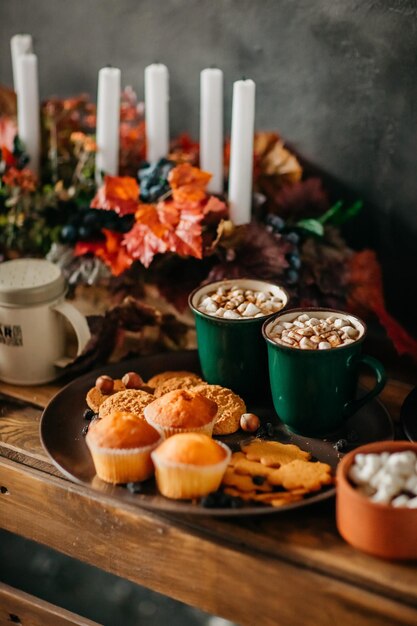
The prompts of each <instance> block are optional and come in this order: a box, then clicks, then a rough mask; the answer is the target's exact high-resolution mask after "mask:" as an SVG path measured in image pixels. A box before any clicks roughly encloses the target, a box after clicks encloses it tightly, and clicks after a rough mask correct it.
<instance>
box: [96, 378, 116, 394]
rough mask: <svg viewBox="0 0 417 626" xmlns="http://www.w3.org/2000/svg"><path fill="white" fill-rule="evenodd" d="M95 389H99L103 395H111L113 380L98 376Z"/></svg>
mask: <svg viewBox="0 0 417 626" xmlns="http://www.w3.org/2000/svg"><path fill="white" fill-rule="evenodd" d="M96 387H97V388H98V389H100V391H101V393H103V394H104V395H109V394H111V393H113V389H114V380H113V378H110V376H106V375H105V374H103V375H102V376H99V377H98V378H97V380H96Z"/></svg>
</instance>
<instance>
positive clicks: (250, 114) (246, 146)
mask: <svg viewBox="0 0 417 626" xmlns="http://www.w3.org/2000/svg"><path fill="white" fill-rule="evenodd" d="M254 124H255V83H254V82H253V80H238V81H236V82H235V83H234V85H233V107H232V134H231V145H230V168H229V204H230V218H231V220H233V222H235V224H247V223H248V222H250V219H251V207H252V178H253V134H254Z"/></svg>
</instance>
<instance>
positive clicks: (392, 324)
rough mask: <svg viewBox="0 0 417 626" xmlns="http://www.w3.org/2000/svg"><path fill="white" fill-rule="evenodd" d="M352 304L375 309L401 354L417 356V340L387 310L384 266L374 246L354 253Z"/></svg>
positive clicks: (353, 307)
mask: <svg viewBox="0 0 417 626" xmlns="http://www.w3.org/2000/svg"><path fill="white" fill-rule="evenodd" d="M348 282H349V286H350V292H349V297H348V306H349V308H350V309H351V310H353V311H357V312H358V314H360V315H361V314H362V315H363V314H364V313H366V312H369V311H371V312H373V313H374V314H375V315H376V316H377V317H378V319H379V321H380V322H381V324H382V325H383V326H384V328H385V330H386V332H387V335H388V337H389V338H390V339H391V341H392V343H393V344H394V346H395V349H396V350H397V352H398V354H410V355H411V356H412V357H413V358H414V359H416V360H417V341H416V340H415V339H414V338H413V337H411V335H409V333H408V332H407V331H406V330H405V329H404V328H403V327H402V326H401V324H399V323H398V322H397V320H395V319H394V318H393V317H392V316H391V315H390V314H389V313H388V311H387V310H386V308H385V301H384V290H383V282H382V272H381V266H380V265H379V263H378V259H377V257H376V254H375V252H374V251H373V250H362V251H361V252H357V253H356V254H353V255H352V257H351V259H350V262H349V266H348Z"/></svg>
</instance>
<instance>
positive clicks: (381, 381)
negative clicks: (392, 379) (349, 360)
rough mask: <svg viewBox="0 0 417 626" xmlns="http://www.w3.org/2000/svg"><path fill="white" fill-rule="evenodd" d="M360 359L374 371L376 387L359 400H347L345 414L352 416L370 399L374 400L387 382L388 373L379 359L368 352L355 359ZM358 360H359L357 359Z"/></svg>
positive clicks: (345, 415)
mask: <svg viewBox="0 0 417 626" xmlns="http://www.w3.org/2000/svg"><path fill="white" fill-rule="evenodd" d="M356 359H358V361H359V363H363V364H364V365H368V367H370V368H371V369H372V370H373V371H374V373H375V377H376V383H375V387H374V388H373V389H371V390H370V391H368V392H367V393H366V394H365V395H364V396H362V398H358V399H357V400H350V401H349V402H346V404H345V406H344V409H343V416H344V417H346V418H347V417H350V416H351V415H353V414H354V413H356V412H357V411H359V409H361V408H362V407H363V406H364V405H365V404H366V403H367V402H369V400H372V398H374V397H375V396H377V395H378V394H379V393H380V392H381V391H382V390H383V388H384V387H385V383H386V382H387V375H386V373H385V368H384V366H383V365H382V363H380V362H379V361H378V359H374V357H372V356H368V355H367V354H361V355H360V356H359V357H355V361H356ZM356 362H357V361H356Z"/></svg>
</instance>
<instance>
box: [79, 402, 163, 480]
mask: <svg viewBox="0 0 417 626" xmlns="http://www.w3.org/2000/svg"><path fill="white" fill-rule="evenodd" d="M161 441H162V438H161V435H160V433H159V432H158V431H157V430H155V429H154V428H152V426H150V425H149V424H148V423H147V422H146V421H145V420H144V419H143V418H141V417H137V416H136V415H133V414H132V413H128V412H124V411H117V412H114V413H112V414H111V415H107V416H106V417H104V418H103V419H100V420H97V421H95V422H93V423H92V424H91V426H90V428H89V429H88V433H87V436H86V444H87V446H88V448H89V450H90V452H91V456H92V457H93V462H94V467H95V469H96V473H97V476H98V477H99V478H101V479H102V480H104V481H105V482H108V483H113V484H117V483H128V482H137V481H142V480H146V479H147V478H150V477H151V476H152V475H153V473H154V467H153V463H152V458H151V452H152V451H153V450H154V449H155V448H156V447H157V446H158V445H159V444H160V443H161Z"/></svg>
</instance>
